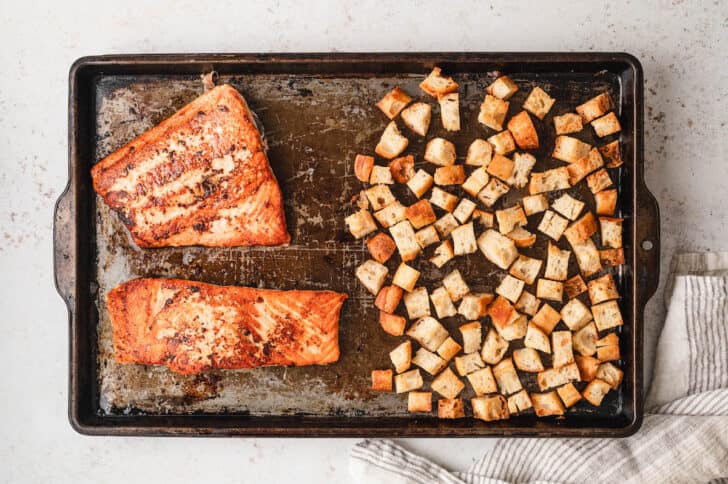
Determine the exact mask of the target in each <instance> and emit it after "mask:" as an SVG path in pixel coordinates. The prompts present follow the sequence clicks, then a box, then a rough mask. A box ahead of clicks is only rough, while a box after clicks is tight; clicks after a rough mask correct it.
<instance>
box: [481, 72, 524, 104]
mask: <svg viewBox="0 0 728 484" xmlns="http://www.w3.org/2000/svg"><path fill="white" fill-rule="evenodd" d="M516 91H518V86H517V85H516V83H515V82H513V81H512V80H511V78H510V77H508V76H501V77H499V78H498V79H496V80H495V81H493V83H492V84H491V85H490V86H488V87H486V88H485V92H487V93H488V94H490V95H491V96H495V97H497V98H498V99H503V100H508V98H510V97H511V96H513V95H514V94H515V93H516Z"/></svg>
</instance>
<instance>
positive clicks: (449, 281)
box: [442, 269, 470, 302]
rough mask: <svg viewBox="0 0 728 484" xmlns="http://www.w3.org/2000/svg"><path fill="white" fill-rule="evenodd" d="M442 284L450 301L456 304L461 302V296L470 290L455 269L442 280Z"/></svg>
mask: <svg viewBox="0 0 728 484" xmlns="http://www.w3.org/2000/svg"><path fill="white" fill-rule="evenodd" d="M442 284H443V286H445V289H447V293H448V294H449V295H450V299H452V300H453V301H456V302H457V301H459V300H461V299H462V298H463V296H465V295H466V294H468V293H469V292H470V288H469V287H468V285H467V284H466V283H465V279H463V276H462V275H461V274H460V271H459V270H457V269H455V270H454V271H452V272H451V273H450V274H448V275H446V276H445V278H444V279H443V280H442Z"/></svg>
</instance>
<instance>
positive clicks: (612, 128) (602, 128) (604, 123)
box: [591, 112, 622, 138]
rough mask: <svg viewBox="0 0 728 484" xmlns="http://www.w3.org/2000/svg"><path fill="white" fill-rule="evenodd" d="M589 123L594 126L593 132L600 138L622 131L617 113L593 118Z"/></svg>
mask: <svg viewBox="0 0 728 484" xmlns="http://www.w3.org/2000/svg"><path fill="white" fill-rule="evenodd" d="M591 125H592V128H594V132H595V133H596V134H597V136H599V137H600V138H604V137H605V136H609V135H610V134H614V133H619V132H620V131H622V126H620V124H619V119H617V115H616V114H614V112H611V113H609V114H607V115H605V116H602V117H601V118H597V119H595V120H594V121H592V122H591Z"/></svg>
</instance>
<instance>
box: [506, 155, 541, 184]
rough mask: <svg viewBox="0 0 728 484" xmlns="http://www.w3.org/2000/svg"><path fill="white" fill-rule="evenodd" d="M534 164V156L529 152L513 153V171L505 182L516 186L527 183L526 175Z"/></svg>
mask: <svg viewBox="0 0 728 484" xmlns="http://www.w3.org/2000/svg"><path fill="white" fill-rule="evenodd" d="M535 164H536V158H535V157H534V156H533V155H532V154H530V153H515V154H514V155H513V172H512V173H511V176H510V177H509V178H508V180H506V183H508V184H509V185H513V186H514V187H516V188H523V187H525V186H526V185H528V176H529V175H530V173H531V169H532V168H533V166H534V165H535Z"/></svg>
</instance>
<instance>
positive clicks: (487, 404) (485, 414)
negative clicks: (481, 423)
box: [470, 395, 510, 422]
mask: <svg viewBox="0 0 728 484" xmlns="http://www.w3.org/2000/svg"><path fill="white" fill-rule="evenodd" d="M470 403H471V405H472V407H473V417H475V418H477V419H480V420H485V421H486V422H493V421H495V420H506V419H508V418H510V413H509V412H508V402H507V401H506V399H505V398H504V397H503V396H502V395H496V396H494V397H475V398H471V399H470Z"/></svg>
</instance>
